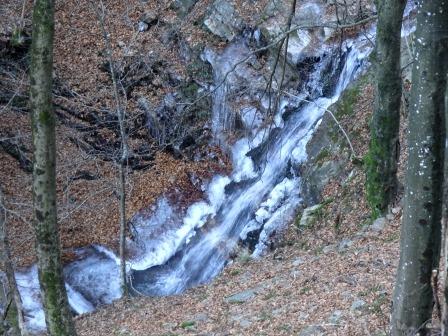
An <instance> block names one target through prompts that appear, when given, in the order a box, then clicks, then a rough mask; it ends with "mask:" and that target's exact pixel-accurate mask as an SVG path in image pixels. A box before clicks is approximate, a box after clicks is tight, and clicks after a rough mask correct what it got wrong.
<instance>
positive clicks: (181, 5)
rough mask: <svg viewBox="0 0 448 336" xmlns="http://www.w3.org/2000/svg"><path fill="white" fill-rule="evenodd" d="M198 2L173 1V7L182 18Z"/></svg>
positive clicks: (188, 0)
mask: <svg viewBox="0 0 448 336" xmlns="http://www.w3.org/2000/svg"><path fill="white" fill-rule="evenodd" d="M196 2H198V0H175V1H174V2H173V5H172V6H173V7H174V8H175V9H176V10H177V13H178V14H179V16H181V17H183V16H185V15H187V14H188V13H189V12H190V10H191V9H192V8H193V6H194V5H195V4H196Z"/></svg>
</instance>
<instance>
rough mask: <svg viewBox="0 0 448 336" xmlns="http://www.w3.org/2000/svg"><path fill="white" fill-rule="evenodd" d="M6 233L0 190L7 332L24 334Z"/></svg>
mask: <svg viewBox="0 0 448 336" xmlns="http://www.w3.org/2000/svg"><path fill="white" fill-rule="evenodd" d="M9 251H10V249H9V240H8V233H7V229H6V211H5V208H4V205H3V198H2V192H1V191H0V258H1V259H0V261H1V264H2V265H3V269H4V271H5V274H6V279H7V282H8V284H7V287H8V298H7V301H8V302H7V304H9V308H8V313H7V315H6V319H7V320H8V324H9V326H10V328H11V330H10V331H9V333H10V334H11V335H13V336H16V335H17V336H18V335H22V336H26V335H28V331H27V329H26V326H25V319H24V317H23V307H22V299H21V297H20V293H19V290H18V289H17V283H16V278H15V275H14V267H13V265H12V262H11V256H10V252H9Z"/></svg>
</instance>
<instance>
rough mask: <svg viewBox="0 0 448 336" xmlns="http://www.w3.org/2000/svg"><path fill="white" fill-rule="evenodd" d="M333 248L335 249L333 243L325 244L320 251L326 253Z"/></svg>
mask: <svg viewBox="0 0 448 336" xmlns="http://www.w3.org/2000/svg"><path fill="white" fill-rule="evenodd" d="M334 250H335V246H334V245H327V246H325V247H324V248H323V249H322V252H323V253H325V254H327V253H330V252H333V251H334Z"/></svg>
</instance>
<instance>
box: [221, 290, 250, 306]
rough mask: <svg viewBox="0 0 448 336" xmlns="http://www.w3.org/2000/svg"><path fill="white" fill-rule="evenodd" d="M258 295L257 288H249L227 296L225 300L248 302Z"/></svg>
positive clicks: (229, 301)
mask: <svg viewBox="0 0 448 336" xmlns="http://www.w3.org/2000/svg"><path fill="white" fill-rule="evenodd" d="M256 295H257V294H256V292H255V290H253V289H248V290H245V291H243V292H240V293H236V294H233V295H230V296H228V297H226V298H225V299H224V300H225V301H226V302H227V303H244V302H247V301H249V300H251V299H253V298H254V297H255V296H256Z"/></svg>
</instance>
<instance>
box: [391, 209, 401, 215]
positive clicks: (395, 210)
mask: <svg viewBox="0 0 448 336" xmlns="http://www.w3.org/2000/svg"><path fill="white" fill-rule="evenodd" d="M400 211H401V208H400V207H395V208H392V213H393V214H394V215H396V214H398V213H399V212H400Z"/></svg>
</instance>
